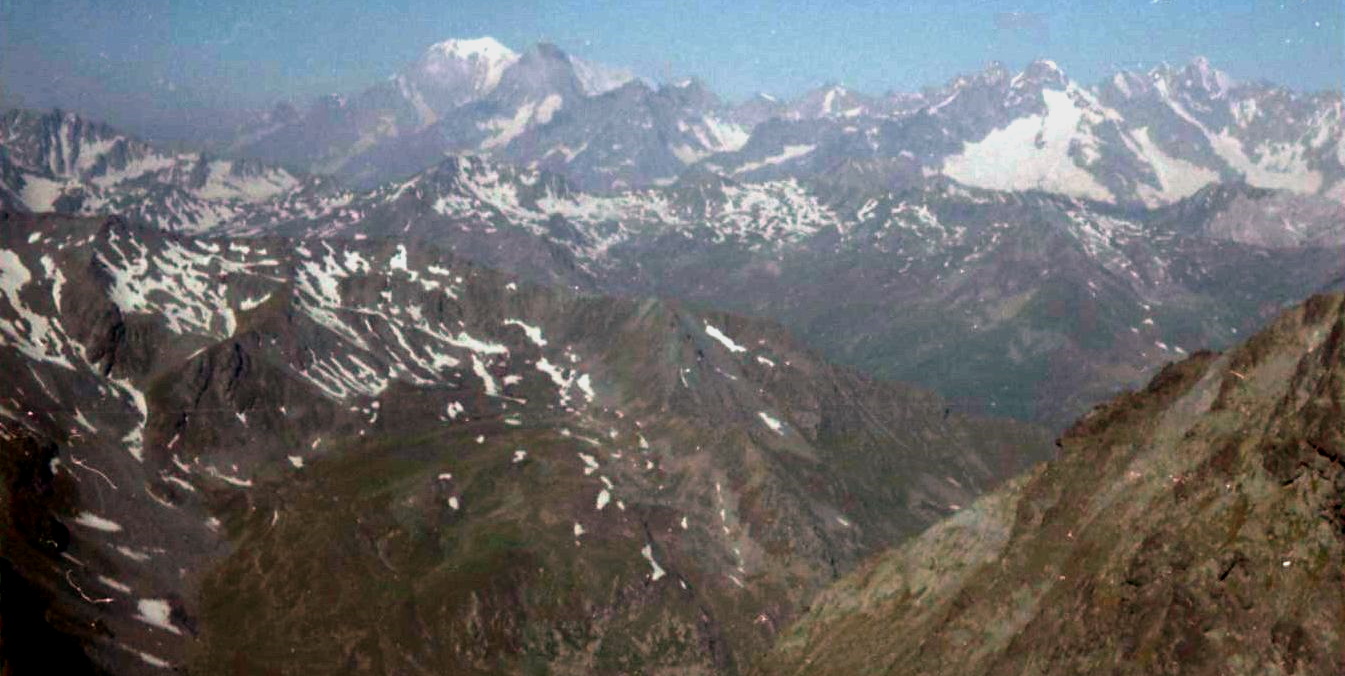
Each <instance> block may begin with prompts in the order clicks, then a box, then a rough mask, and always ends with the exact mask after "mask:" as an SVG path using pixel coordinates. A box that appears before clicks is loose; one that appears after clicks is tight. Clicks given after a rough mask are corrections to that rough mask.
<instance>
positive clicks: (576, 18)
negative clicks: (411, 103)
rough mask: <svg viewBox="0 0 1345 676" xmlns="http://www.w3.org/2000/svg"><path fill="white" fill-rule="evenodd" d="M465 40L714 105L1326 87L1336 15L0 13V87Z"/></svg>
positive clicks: (1042, 10)
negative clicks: (1178, 84)
mask: <svg viewBox="0 0 1345 676" xmlns="http://www.w3.org/2000/svg"><path fill="white" fill-rule="evenodd" d="M481 35H491V36H494V37H496V38H497V39H499V40H500V41H502V42H504V43H505V44H507V45H510V46H511V47H514V48H515V49H522V48H524V47H526V46H527V45H529V44H532V43H534V42H537V41H542V40H545V41H550V42H554V43H556V44H557V45H559V46H560V47H561V48H563V49H565V50H566V51H569V52H571V53H573V54H576V55H579V56H582V57H585V58H590V59H593V60H597V61H602V62H606V63H610V64H613V65H621V66H628V67H631V68H633V69H634V70H635V71H636V72H637V73H639V74H641V75H646V76H649V77H652V78H654V79H656V80H668V79H673V78H675V77H681V76H685V75H696V76H698V77H700V78H702V79H704V80H705V81H706V82H707V83H708V84H709V85H710V86H711V87H712V88H713V89H714V90H715V91H717V92H719V93H720V94H721V95H723V96H725V97H727V98H729V99H732V100H736V99H741V98H743V97H745V96H747V95H750V94H751V93H752V92H755V91H766V92H769V93H773V94H777V95H783V96H793V95H796V94H798V93H800V92H802V91H804V90H806V89H808V88H810V87H814V86H817V85H819V84H822V83H825V82H841V83H844V84H846V85H849V86H851V87H854V88H856V89H860V90H863V91H869V92H873V93H881V92H884V91H887V90H890V89H897V90H914V89H918V88H919V87H920V86H922V85H926V84H937V83H941V82H943V81H945V80H947V79H948V78H950V77H953V76H955V75H957V74H958V73H963V72H969V71H974V70H979V69H980V68H982V67H983V66H984V64H985V63H987V62H988V61H991V60H1000V61H1003V62H1005V63H1007V64H1008V65H1009V66H1010V67H1013V68H1019V67H1022V66H1023V65H1025V64H1026V63H1027V62H1029V61H1031V60H1032V59H1034V58H1040V57H1046V58H1052V59H1054V60H1056V61H1057V62H1058V63H1059V64H1060V65H1061V66H1062V67H1063V68H1064V69H1065V71H1066V72H1067V73H1068V74H1069V75H1070V76H1071V77H1073V78H1074V79H1076V80H1079V81H1082V82H1085V83H1092V82H1095V81H1097V80H1099V79H1101V78H1102V77H1105V76H1106V75H1107V74H1109V73H1111V72H1113V71H1115V70H1117V69H1119V68H1136V67H1148V66H1151V65H1154V64H1156V63H1159V62H1162V61H1169V62H1185V61H1188V60H1189V59H1191V58H1192V57H1194V56H1197V55H1202V54H1203V55H1206V56H1208V57H1210V59H1211V60H1212V61H1213V62H1214V64H1215V65H1216V66H1218V67H1220V68H1222V69H1224V70H1226V71H1228V72H1229V73H1230V74H1232V75H1233V76H1234V77H1240V78H1264V79H1268V80H1272V81H1275V82H1279V83H1282V84H1286V85H1289V86H1291V87H1294V88H1296V89H1310V90H1316V89H1325V88H1333V89H1339V88H1340V87H1341V81H1342V79H1343V78H1345V2H1342V1H1341V0H1284V1H1283V2H1255V1H1251V0H1111V1H1103V0H1089V1H1079V0H1071V1H1065V0H1038V1H1037V2H1034V3H1030V4H1029V3H1024V2H998V1H993V0H979V1H978V0H906V1H901V0H894V1H888V2H873V1H869V0H828V1H825V2H823V1H818V0H781V1H777V2H770V3H768V2H758V1H755V0H731V1H728V2H724V1H720V2H703V1H698V0H688V1H684V2H651V1H648V0H620V1H588V2H569V3H565V4H563V5H562V4H549V5H548V4H542V3H536V2H521V1H518V0H474V1H471V2H467V1H449V0H437V1H430V0H387V1H385V2H356V1H354V0H328V1H326V2H297V1H295V0H210V1H205V0H123V1H121V2H116V1H112V0H0V85H2V86H3V93H4V96H5V98H6V101H16V100H17V101H18V102H20V103H22V104H25V105H29V106H43V107H45V106H51V105H62V106H65V107H67V108H71V109H75V110H82V111H84V112H87V113H89V114H93V115H98V116H101V117H105V118H108V119H112V120H113V121H114V122H115V121H120V120H122V118H126V117H127V116H130V117H135V116H136V115H139V116H141V117H142V118H154V116H155V115H158V116H159V117H160V118H164V119H167V118H168V117H170V116H173V115H181V114H187V115H191V114H195V115H209V114H211V112H210V111H216V112H217V111H222V110H229V109H238V108H245V107H261V106H267V105H269V104H271V103H274V102H275V101H278V100H282V99H291V100H298V101H304V100H306V99H308V98H311V97H313V96H315V95H319V94H323V93H328V92H333V91H336V92H349V91H355V90H358V89H360V88H362V87H364V86H366V85H367V84H369V83H370V82H371V81H373V80H375V79H378V78H381V77H385V76H387V75H388V74H390V73H392V72H393V71H394V70H396V69H397V68H398V67H399V66H400V65H402V64H404V63H406V62H408V61H410V60H412V59H413V58H415V56H416V55H417V54H418V53H419V52H420V51H421V50H422V49H424V47H425V46H427V45H428V44H430V43H433V42H437V41H439V40H442V39H446V38H450V37H477V36H481ZM15 95H17V98H16V96H15ZM154 119H157V118H154ZM141 121H142V122H143V121H144V120H143V119H142V120H141Z"/></svg>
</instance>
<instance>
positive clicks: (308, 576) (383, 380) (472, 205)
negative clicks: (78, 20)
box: [0, 38, 1345, 674]
mask: <svg viewBox="0 0 1345 676" xmlns="http://www.w3.org/2000/svg"><path fill="white" fill-rule="evenodd" d="M1343 118H1345V104H1343V103H1342V95H1341V92H1340V91H1332V92H1322V93H1301V92H1294V91H1291V90H1288V89H1286V88H1283V87H1279V86H1275V85H1273V84H1269V83H1263V82H1241V81H1236V80H1234V79H1233V78H1231V77H1229V76H1228V75H1227V74H1225V73H1223V72H1221V71H1219V70H1217V69H1216V68H1214V67H1213V66H1212V65H1211V64H1210V63H1209V62H1208V61H1207V60H1205V59H1196V60H1194V61H1192V62H1191V63H1189V64H1187V65H1184V66H1176V67H1174V66H1162V67H1159V68H1156V69H1153V70H1151V71H1148V72H1118V73H1116V74H1114V75H1113V76H1111V77H1108V78H1106V79H1105V80H1103V81H1102V82H1100V83H1097V84H1092V85H1088V84H1081V83H1078V82H1075V81H1073V80H1071V79H1070V78H1069V77H1068V76H1067V75H1066V74H1065V73H1064V72H1062V70H1061V69H1060V68H1059V67H1057V66H1056V65H1055V64H1054V63H1053V62H1050V61H1037V62H1034V63H1031V64H1029V65H1027V67H1026V68H1025V69H1023V70H1022V71H1021V72H1015V71H1011V70H1010V69H1008V68H1007V67H1005V66H1003V65H1000V64H992V65H990V66H989V67H987V68H986V69H985V70H984V71H983V72H980V73H975V74H970V75H966V76H962V77H958V78H955V79H954V80H952V81H950V82H947V83H945V84H943V85H940V86H931V87H927V88H925V89H923V90H921V91H919V92H889V93H886V94H882V95H871V94H865V93H861V92H857V91H854V90H852V89H849V88H846V87H844V86H841V85H827V86H824V87H821V88H818V89H816V90H814V91H810V92H807V93H805V94H803V95H802V96H800V97H798V98H797V99H795V100H783V99H777V98H775V97H772V96H769V95H766V94H762V95H758V96H754V97H752V98H750V99H748V100H746V101H742V102H738V103H730V102H726V101H724V100H722V99H720V98H719V97H718V96H716V95H715V94H714V93H713V92H711V91H710V90H709V89H708V88H707V87H706V86H705V85H704V84H703V83H702V82H700V81H698V80H696V79H694V78H688V79H683V80H677V81H672V82H666V83H655V82H653V81H651V80H648V79H645V78H642V77H638V76H636V75H635V74H634V73H633V72H631V71H629V70H626V69H622V68H614V67H611V66H607V65H603V64H598V63H592V62H589V61H585V60H583V59H579V58H576V57H573V56H571V55H569V54H567V53H565V52H564V51H562V50H561V49H560V48H558V47H556V46H554V45H551V44H538V45H535V46H533V47H530V48H528V49H526V50H524V51H522V52H515V51H514V50H512V49H510V48H509V47H506V46H504V45H503V44H501V43H499V42H497V41H496V40H494V39H491V38H478V39H470V40H448V41H445V42H441V43H438V44H435V45H432V46H431V47H429V48H428V49H427V50H426V51H425V52H424V53H423V54H422V55H421V56H420V57H419V58H418V59H416V60H415V61H413V62H412V63H410V64H408V65H407V66H405V67H404V68H402V69H401V70H399V71H398V72H396V73H394V74H393V75H392V76H390V77H388V78H387V79H385V80H383V81H380V82H377V83H375V84H373V85H371V86H369V87H367V88H365V89H363V90H361V91H358V92H355V93H352V94H349V95H332V96H327V97H323V98H320V99H318V100H316V101H314V102H312V103H311V104H305V105H299V104H295V103H288V102H287V103H281V104H279V105H277V106H275V107H274V108H273V109H271V110H269V111H267V112H265V113H258V114H256V115H254V116H253V117H252V118H251V120H250V121H249V122H248V123H247V124H245V125H243V126H242V127H241V128H240V129H239V130H238V132H237V134H236V136H235V137H234V138H233V139H232V140H231V141H230V142H228V143H224V144H216V145H214V146H210V147H201V148H198V149H196V150H193V151H190V152H184V151H177V150H168V149H167V147H166V146H163V145H159V144H156V143H154V142H153V141H146V140H142V139H137V138H134V137H132V136H131V135H128V134H125V133H122V132H120V131H118V130H117V129H115V128H113V127H111V126H109V125H106V124H103V123H101V122H98V121H94V120H90V119H87V118H85V117H83V116H81V115H79V114H77V113H72V112H68V111H62V110H54V111H33V110H20V109H15V110H9V111H5V112H3V113H0V368H2V369H3V373H4V374H5V377H4V381H5V382H4V384H3V385H0V468H3V469H0V584H3V587H0V603H2V604H3V605H0V665H3V666H0V671H3V672H4V673H15V674H26V673H72V674H73V673H106V674H130V673H164V672H173V671H177V672H183V673H204V674H253V673H266V674H310V673H324V674H325V673H332V674H364V673H379V674H443V673H453V674H458V673H461V674H491V673H538V674H543V673H548V674H591V673H597V674H627V673H632V674H746V673H763V674H768V673H769V674H775V673H800V674H802V673H845V674H857V673H942V674H970V673H1028V672H1030V673H1096V672H1100V671H1115V672H1116V673H1202V674H1203V673H1211V674H1213V673H1227V668H1233V669H1234V670H1235V671H1237V672H1239V673H1275V674H1294V673H1310V674H1318V673H1321V674H1327V673H1340V671H1341V670H1342V669H1345V664H1342V663H1341V662H1340V657H1339V656H1340V655H1341V654H1342V652H1341V650H1342V645H1345V644H1342V640H1345V638H1342V636H1341V627H1342V626H1345V615H1342V614H1341V612H1342V610H1341V608H1342V602H1341V598H1340V590H1341V589H1342V588H1345V587H1342V583H1341V581H1340V579H1339V571H1340V569H1341V566H1340V562H1341V561H1342V547H1343V546H1345V544H1343V543H1345V539H1342V538H1345V535H1342V533H1345V530H1342V523H1345V522H1342V518H1345V517H1342V512H1341V509H1342V507H1341V505H1342V496H1345V470H1342V467H1345V461H1342V457H1345V455H1343V453H1345V451H1342V449H1341V444H1340V429H1341V427H1340V420H1341V418H1342V414H1341V410H1340V408H1341V407H1340V402H1341V401H1342V400H1343V399H1345V390H1342V389H1341V383H1342V382H1343V381H1342V380H1341V377H1340V373H1339V372H1340V370H1341V368H1342V365H1343V364H1345V362H1343V361H1342V357H1341V354H1342V352H1341V341H1342V337H1341V336H1342V331H1343V330H1345V329H1342V328H1341V327H1342V326H1345V325H1343V324H1342V319H1341V315H1342V309H1341V308H1342V302H1343V301H1342V297H1341V296H1340V295H1339V294H1338V293H1333V292H1338V291H1340V290H1342V289H1345V119H1343ZM1313 294H1325V295H1318V296H1315V297H1313V299H1312V300H1310V301H1309V302H1307V303H1306V304H1300V303H1301V301H1303V299H1305V298H1308V297H1310V296H1313ZM1267 327H1268V328H1267ZM1252 336H1255V337H1252ZM1249 337H1250V338H1251V340H1250V341H1247V342H1242V341H1243V340H1244V338H1249ZM1240 342H1241V343H1242V344H1241V345H1240V346H1238V344H1239V343H1240ZM1225 349H1229V350H1230V351H1229V352H1227V353H1226V354H1219V353H1216V352H1211V351H1209V350H1225ZM1146 382H1147V383H1148V385H1147V386H1145V383H1146ZM1130 388H1142V389H1140V391H1138V392H1129V391H1128V390H1129V389H1130ZM1108 400H1110V403H1103V402H1107V401H1108ZM1080 416H1083V417H1082V418H1080ZM1076 419H1077V422H1073V423H1072V421H1075V420H1076ZM1071 423H1072V424H1071ZM1062 429H1066V430H1068V431H1067V432H1065V433H1064V435H1063V436H1062V437H1061V439H1059V440H1057V441H1056V443H1055V445H1054V446H1053V445H1052V443H1051V439H1052V438H1053V434H1052V432H1053V431H1055V430H1062ZM1230 665H1232V666H1231V667H1230Z"/></svg>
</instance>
